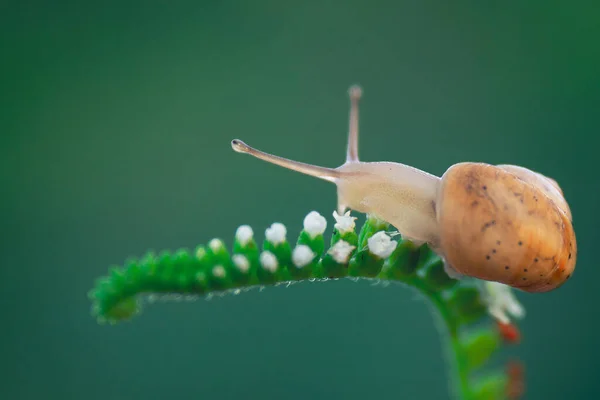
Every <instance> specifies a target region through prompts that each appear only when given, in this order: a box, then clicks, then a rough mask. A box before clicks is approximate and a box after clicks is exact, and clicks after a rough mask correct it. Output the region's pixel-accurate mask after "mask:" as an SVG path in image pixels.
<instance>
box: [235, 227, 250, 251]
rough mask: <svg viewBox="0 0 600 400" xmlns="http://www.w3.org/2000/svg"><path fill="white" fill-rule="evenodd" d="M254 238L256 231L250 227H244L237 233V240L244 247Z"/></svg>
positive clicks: (239, 228) (238, 229)
mask: <svg viewBox="0 0 600 400" xmlns="http://www.w3.org/2000/svg"><path fill="white" fill-rule="evenodd" d="M253 237H254V231H253V230H252V228H251V227H250V226H249V225H242V226H240V227H238V228H237V231H235V238H236V240H237V241H238V242H239V243H240V244H241V245H242V246H245V245H247V244H248V242H250V240H252V238H253Z"/></svg>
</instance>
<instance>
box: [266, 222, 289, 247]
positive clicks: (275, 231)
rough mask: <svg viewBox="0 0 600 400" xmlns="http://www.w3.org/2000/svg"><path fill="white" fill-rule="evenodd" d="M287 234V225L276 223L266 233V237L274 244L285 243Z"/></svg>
mask: <svg viewBox="0 0 600 400" xmlns="http://www.w3.org/2000/svg"><path fill="white" fill-rule="evenodd" d="M286 234H287V229H286V228H285V225H283V224H282V223H279V222H275V223H274V224H272V225H271V226H270V227H269V228H267V230H266V231H265V236H266V238H267V240H268V241H269V242H271V243H273V244H279V243H283V242H285V235H286Z"/></svg>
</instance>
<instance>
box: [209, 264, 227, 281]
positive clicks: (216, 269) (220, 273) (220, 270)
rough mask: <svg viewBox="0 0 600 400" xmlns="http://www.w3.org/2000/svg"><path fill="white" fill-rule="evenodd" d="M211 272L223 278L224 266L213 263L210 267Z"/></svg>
mask: <svg viewBox="0 0 600 400" xmlns="http://www.w3.org/2000/svg"><path fill="white" fill-rule="evenodd" d="M212 274H213V275H214V276H216V277H217V278H225V268H223V266H222V265H215V266H214V267H213V269H212Z"/></svg>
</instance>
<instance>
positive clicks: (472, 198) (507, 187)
mask: <svg viewBox="0 0 600 400" xmlns="http://www.w3.org/2000/svg"><path fill="white" fill-rule="evenodd" d="M437 198H438V201H437V202H436V215H437V220H438V223H439V229H440V237H439V241H440V243H439V247H440V249H441V252H442V255H443V257H444V258H445V260H446V262H447V263H448V264H449V265H450V266H451V267H452V268H453V269H454V270H456V271H457V272H459V273H460V274H463V275H467V276H471V277H475V278H479V279H483V280H488V281H496V282H501V283H504V284H506V285H509V286H512V287H514V288H517V289H520V290H523V291H526V292H547V291H550V290H553V289H556V288H558V287H559V286H561V285H562V284H563V283H564V282H565V281H566V280H567V279H569V278H570V277H571V275H572V274H573V270H574V268H575V261H576V258H577V243H576V239H575V232H574V230H573V225H572V217H571V211H570V209H569V207H568V205H567V203H566V201H565V200H564V197H563V195H562V190H561V189H560V187H559V186H558V184H556V182H555V181H553V180H551V179H550V178H547V177H545V176H543V175H541V174H538V173H536V172H533V171H530V170H528V169H525V168H522V167H516V166H511V165H501V166H493V165H489V164H483V163H458V164H455V165H453V166H452V167H450V168H449V169H448V170H447V171H446V173H445V174H444V175H443V176H442V182H441V184H440V187H439V191H438V196H437Z"/></svg>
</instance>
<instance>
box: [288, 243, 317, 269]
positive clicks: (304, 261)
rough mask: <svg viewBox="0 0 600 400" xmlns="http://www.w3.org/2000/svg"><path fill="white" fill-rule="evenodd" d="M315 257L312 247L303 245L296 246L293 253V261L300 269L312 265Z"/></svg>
mask: <svg viewBox="0 0 600 400" xmlns="http://www.w3.org/2000/svg"><path fill="white" fill-rule="evenodd" d="M314 257H315V253H313V251H312V250H311V249H310V247H308V246H306V245H303V244H300V245H298V246H296V248H295V249H294V251H293V252H292V261H293V263H294V265H295V266H296V267H298V268H302V267H305V266H306V265H308V264H310V262H311V261H312V260H313V258H314Z"/></svg>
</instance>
